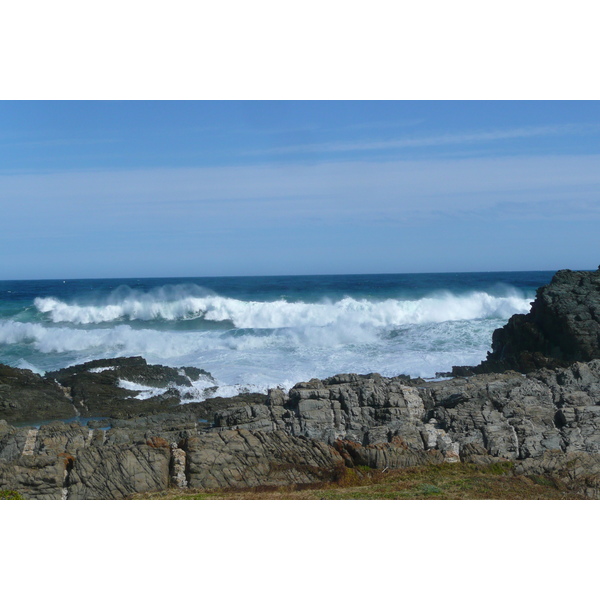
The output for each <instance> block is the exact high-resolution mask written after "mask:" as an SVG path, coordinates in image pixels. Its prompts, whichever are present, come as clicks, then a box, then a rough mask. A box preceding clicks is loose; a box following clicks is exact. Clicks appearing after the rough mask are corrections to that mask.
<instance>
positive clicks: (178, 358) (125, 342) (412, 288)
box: [0, 271, 554, 397]
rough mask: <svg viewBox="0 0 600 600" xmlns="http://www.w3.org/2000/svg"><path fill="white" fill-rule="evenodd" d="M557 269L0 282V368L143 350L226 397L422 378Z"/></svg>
mask: <svg viewBox="0 0 600 600" xmlns="http://www.w3.org/2000/svg"><path fill="white" fill-rule="evenodd" d="M553 274H554V272H553V271H535V272H508V273H499V272H498V273H444V274H410V275H323V276H285V277H283V276H282V277H215V278H177V279H171V278H169V279H78V280H66V281H62V280H60V281H0V362H2V363H5V364H8V365H11V366H15V367H20V368H27V369H32V370H34V371H36V372H39V373H42V372H45V371H49V370H54V369H58V368H62V367H66V366H69V365H72V364H77V363H81V362H85V361H88V360H93V359H97V358H108V357H117V356H143V357H144V358H146V360H148V362H150V363H160V364H164V365H169V366H174V367H178V366H196V367H200V368H202V369H205V370H207V371H210V372H211V373H212V374H213V376H214V377H215V378H216V380H217V382H218V385H219V389H218V390H217V392H216V393H215V394H211V395H224V396H227V395H234V394H236V393H239V392H240V391H265V390H266V389H267V388H269V387H276V386H282V387H285V388H288V387H290V386H291V385H293V384H294V383H297V382H299V381H306V380H308V379H311V378H312V377H328V376H331V375H334V374H336V373H349V372H353V373H371V372H377V373H381V374H382V375H385V376H394V375H398V374H407V375H411V376H413V377H417V376H420V377H429V378H431V377H435V374H436V372H440V371H449V370H450V369H451V367H452V366H453V365H475V364H478V363H479V362H480V361H481V360H482V359H484V358H485V356H486V353H487V351H488V350H490V348H491V338H492V332H493V331H494V329H496V328H498V327H501V326H502V325H504V324H505V323H506V321H507V320H508V319H509V317H510V316H511V315H513V314H515V313H526V312H528V311H529V308H530V303H531V302H532V301H533V299H534V296H535V290H536V289H537V288H538V287H539V286H541V285H545V284H547V283H548V282H549V281H550V279H551V278H552V275H553ZM204 387H206V385H204ZM201 388H202V385H199V390H198V396H199V397H203V395H206V392H205V391H204V389H203V388H202V389H201Z"/></svg>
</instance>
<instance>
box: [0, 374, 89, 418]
mask: <svg viewBox="0 0 600 600" xmlns="http://www.w3.org/2000/svg"><path fill="white" fill-rule="evenodd" d="M76 414H77V413H76V410H75V408H74V407H73V403H72V402H71V400H70V398H69V396H68V394H67V392H66V390H64V389H63V388H61V386H59V385H58V384H57V383H56V382H55V381H51V380H47V379H45V378H43V377H41V376H40V375H37V374H36V373H32V372H31V371H29V370H27V369H15V368H13V367H8V366H6V365H2V364H0V419H5V420H6V421H8V422H10V423H19V422H27V421H31V420H39V421H44V420H48V419H68V418H69V417H74V416H75V415H76Z"/></svg>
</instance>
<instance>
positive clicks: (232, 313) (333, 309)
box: [34, 288, 531, 329]
mask: <svg viewBox="0 0 600 600" xmlns="http://www.w3.org/2000/svg"><path fill="white" fill-rule="evenodd" d="M159 289H161V288H159ZM186 289H187V288H186ZM530 302H531V300H530V299H527V298H523V297H522V296H521V295H519V294H518V293H517V292H516V291H514V292H513V293H511V294H510V295H507V296H504V297H497V296H492V295H490V294H488V293H486V292H471V293H469V294H463V295H455V294H451V293H442V294H437V295H435V296H431V297H427V298H422V299H419V300H401V299H388V300H380V301H378V300H364V299H354V298H344V299H342V300H338V301H337V302H328V301H322V302H315V303H307V302H288V301H286V300H275V301H271V302H258V301H244V300H237V299H234V298H224V297H221V296H214V295H204V296H196V295H186V296H180V297H174V294H173V292H172V293H171V294H170V295H166V294H164V293H159V292H156V291H155V292H149V293H146V294H140V293H137V292H133V291H131V293H130V295H123V294H121V295H120V296H119V298H118V299H116V298H115V297H113V296H110V297H109V298H108V299H107V300H106V301H104V302H102V303H98V304H76V303H67V302H63V301H61V300H58V299H56V298H52V297H47V298H36V299H35V302H34V303H35V307H36V308H37V310H38V311H39V312H41V313H44V314H46V315H47V316H48V317H49V318H50V320H51V321H52V322H54V323H73V324H80V325H82V324H98V323H107V322H113V321H118V320H130V321H133V320H142V321H151V320H155V319H163V320H167V321H174V320H179V319H190V318H198V317H202V318H203V319H204V320H206V321H217V322H218V321H229V322H231V323H232V324H233V325H234V326H235V327H237V328H241V329H278V328H282V327H306V326H321V327H322V326H327V325H333V324H336V323H339V324H341V323H344V324H347V325H348V324H353V325H365V326H369V327H390V326H401V325H408V324H419V323H441V322H444V321H457V320H471V319H485V318H505V319H507V318H509V317H510V316H511V315H513V314H514V313H518V312H527V311H528V310H529V305H530Z"/></svg>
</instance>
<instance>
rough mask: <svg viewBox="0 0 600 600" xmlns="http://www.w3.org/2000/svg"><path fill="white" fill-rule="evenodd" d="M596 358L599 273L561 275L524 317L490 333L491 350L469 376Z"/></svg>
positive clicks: (599, 343) (456, 371) (599, 331)
mask: <svg viewBox="0 0 600 600" xmlns="http://www.w3.org/2000/svg"><path fill="white" fill-rule="evenodd" d="M595 358H600V269H598V271H569V270H563V271H558V272H557V273H556V275H554V277H553V278H552V281H551V282H550V283H549V284H548V285H546V286H544V287H541V288H540V289H539V290H538V292H537V295H536V298H535V301H534V302H533V303H532V305H531V311H530V312H529V313H528V314H526V315H513V316H512V317H511V318H510V319H509V321H508V323H507V324H506V325H505V326H504V327H502V328H501V329H497V330H496V331H494V333H493V336H492V351H491V352H490V353H489V354H488V357H487V359H486V360H485V361H484V362H483V363H481V365H479V366H478V367H474V368H472V369H470V372H471V373H485V372H497V373H498V372H503V371H505V370H507V369H514V370H516V371H520V372H522V373H529V372H531V371H534V370H536V369H540V368H556V367H566V366H568V365H570V364H572V363H574V362H576V361H589V360H593V359H595ZM461 369H462V370H461ZM464 369H465V368H464V367H462V368H460V367H455V369H454V370H453V373H454V374H455V375H460V374H464V373H465V370H464ZM467 369H469V368H467ZM467 372H468V371H467Z"/></svg>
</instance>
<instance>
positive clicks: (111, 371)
mask: <svg viewBox="0 0 600 600" xmlns="http://www.w3.org/2000/svg"><path fill="white" fill-rule="evenodd" d="M201 377H203V378H206V379H208V380H210V381H213V379H212V376H211V375H210V373H208V372H206V371H203V370H202V369H197V368H195V367H183V368H181V369H175V368H173V367H164V366H162V365H149V364H148V363H147V362H146V361H145V360H144V359H143V358H141V357H139V356H136V357H130V358H114V359H103V360H94V361H90V362H87V363H84V364H81V365H76V366H73V367H68V368H66V369H61V370H59V371H53V372H49V373H47V374H46V376H45V378H46V380H48V381H56V382H58V383H59V384H60V385H61V386H63V388H65V389H67V390H68V393H69V394H70V396H71V398H72V399H73V404H74V405H75V407H76V408H77V410H78V411H79V413H80V414H81V415H82V416H84V417H86V416H96V417H115V418H128V417H134V416H138V415H148V414H155V413H162V412H166V411H168V410H171V409H173V408H174V407H176V406H178V405H179V404H180V402H181V399H182V395H185V391H184V392H183V394H182V391H181V388H184V390H185V388H186V387H187V388H190V390H192V389H193V387H192V382H193V381H197V380H198V379H200V378H201ZM123 381H125V382H129V383H132V384H138V385H142V386H147V387H150V388H158V390H159V391H157V393H156V395H154V396H152V397H150V398H147V399H144V400H140V399H139V398H138V396H139V395H140V392H139V391H135V390H129V389H125V388H124V387H122V386H121V385H119V384H120V383H121V382H123Z"/></svg>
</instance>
